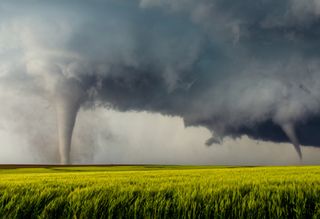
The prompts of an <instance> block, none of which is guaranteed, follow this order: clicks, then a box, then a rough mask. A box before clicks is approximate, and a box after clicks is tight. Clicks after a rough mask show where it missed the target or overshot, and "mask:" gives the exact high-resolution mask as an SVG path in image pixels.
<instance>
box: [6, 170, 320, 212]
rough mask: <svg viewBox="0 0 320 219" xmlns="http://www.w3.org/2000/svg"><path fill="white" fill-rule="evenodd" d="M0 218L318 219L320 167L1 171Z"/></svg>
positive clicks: (319, 210) (319, 208)
mask: <svg viewBox="0 0 320 219" xmlns="http://www.w3.org/2000/svg"><path fill="white" fill-rule="evenodd" d="M0 217H1V218H319V217H320V167H317V166H304V167H210V166H154V165H151V166H110V167H57V166H55V167H48V168H45V167H42V168H17V169H10V168H5V169H0Z"/></svg>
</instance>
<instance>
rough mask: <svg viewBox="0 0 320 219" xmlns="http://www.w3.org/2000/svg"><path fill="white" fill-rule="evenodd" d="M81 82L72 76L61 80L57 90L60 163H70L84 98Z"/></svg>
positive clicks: (56, 103)
mask: <svg viewBox="0 0 320 219" xmlns="http://www.w3.org/2000/svg"><path fill="white" fill-rule="evenodd" d="M84 93H85V92H84V90H83V88H82V87H81V84H80V82H78V81H77V80H76V79H73V78H70V79H66V80H62V81H59V82H58V83H57V86H56V91H55V105H56V114H57V124H58V143H59V154H60V164H63V165H65V164H70V150H71V142H72V134H73V129H74V125H75V122H76V118H77V113H78V111H79V108H80V106H81V103H82V102H83V100H84Z"/></svg>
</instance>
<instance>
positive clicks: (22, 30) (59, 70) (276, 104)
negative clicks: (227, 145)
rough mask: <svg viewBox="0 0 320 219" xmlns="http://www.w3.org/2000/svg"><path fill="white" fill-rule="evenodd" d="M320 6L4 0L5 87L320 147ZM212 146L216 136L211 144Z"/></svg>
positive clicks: (63, 118)
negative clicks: (179, 118) (158, 114)
mask: <svg viewBox="0 0 320 219" xmlns="http://www.w3.org/2000/svg"><path fill="white" fill-rule="evenodd" d="M319 18H320V1H317V0H308V1H299V0H283V1H275V0H270V1H268V0H244V1H241V2H240V1H239V2H235V1H231V0H176V1H171V0H141V1H138V0H135V1H132V0H130V1H129V0H120V1H119V0H118V1H116V0H105V1H102V0H93V1H79V0H77V1H75V0H70V1H62V0H57V1H37V0H29V1H24V2H20V1H2V2H1V3H0V86H1V87H2V89H13V90H20V91H23V93H24V94H25V95H37V96H39V97H41V98H43V99H45V100H47V101H49V102H53V103H55V105H56V111H57V115H58V119H57V120H58V123H59V125H58V133H59V138H60V140H59V141H60V143H59V145H60V152H61V157H62V160H63V161H62V162H63V163H68V162H69V160H68V159H69V158H68V157H69V155H68V153H69V151H70V149H69V145H70V142H71V137H72V130H73V126H74V123H75V120H76V115H77V112H78V111H79V108H81V107H82V108H83V109H93V110H94V108H95V107H96V106H104V107H106V108H108V109H110V108H111V109H114V110H117V111H123V112H126V111H138V112H139V111H148V112H154V113H160V114H163V115H169V116H177V117H181V118H182V119H183V121H184V124H185V126H203V127H206V128H207V129H208V130H210V132H211V133H212V138H210V139H208V140H207V144H208V145H210V144H213V143H219V142H221V141H223V139H224V138H226V137H231V138H238V137H241V136H248V137H249V138H252V139H257V140H263V141H272V142H291V143H292V144H293V145H294V146H295V148H296V150H297V152H298V154H299V155H300V156H301V150H300V144H301V145H304V146H320V135H318V134H317V132H318V129H319V127H320V111H319V110H320V96H319V93H320V72H319V69H320V59H319V51H320V50H319V48H320V47H319V46H320V43H319V41H318V38H319V36H320V19H319ZM204 141H205V139H204Z"/></svg>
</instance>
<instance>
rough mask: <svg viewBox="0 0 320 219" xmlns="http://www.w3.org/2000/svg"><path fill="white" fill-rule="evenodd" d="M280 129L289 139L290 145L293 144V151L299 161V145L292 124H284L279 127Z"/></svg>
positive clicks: (300, 155) (300, 156)
mask: <svg viewBox="0 0 320 219" xmlns="http://www.w3.org/2000/svg"><path fill="white" fill-rule="evenodd" d="M281 128H282V130H283V132H284V133H285V134H286V136H287V137H288V138H289V140H290V141H291V143H292V144H293V146H294V148H295V150H296V151H297V154H298V156H299V158H300V160H301V159H302V153H301V148H300V143H299V140H298V138H297V136H296V133H295V130H294V126H293V124H292V123H285V124H282V125H281Z"/></svg>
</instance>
